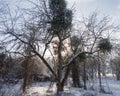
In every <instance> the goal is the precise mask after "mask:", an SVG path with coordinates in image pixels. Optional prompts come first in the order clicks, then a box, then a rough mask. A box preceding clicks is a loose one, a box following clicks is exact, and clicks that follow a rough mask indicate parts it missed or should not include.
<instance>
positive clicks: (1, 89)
mask: <svg viewBox="0 0 120 96" xmlns="http://www.w3.org/2000/svg"><path fill="white" fill-rule="evenodd" d="M50 84H51V82H37V83H33V84H32V85H31V86H29V87H28V88H27V92H26V93H25V94H21V85H22V81H19V82H18V83H17V84H2V85H1V86H0V96H56V95H55V92H56V86H55V84H52V86H51V88H50V89H49V86H50ZM91 85H92V84H91V83H90V82H89V81H88V82H87V87H88V90H83V89H81V88H73V87H69V86H66V87H65V89H64V90H65V92H64V94H63V96H120V81H116V80H114V79H112V78H110V77H107V78H105V77H104V78H102V85H103V88H104V89H105V91H106V93H104V94H103V93H99V88H98V86H99V84H98V80H97V79H96V80H95V82H94V90H93V89H90V86H91Z"/></svg>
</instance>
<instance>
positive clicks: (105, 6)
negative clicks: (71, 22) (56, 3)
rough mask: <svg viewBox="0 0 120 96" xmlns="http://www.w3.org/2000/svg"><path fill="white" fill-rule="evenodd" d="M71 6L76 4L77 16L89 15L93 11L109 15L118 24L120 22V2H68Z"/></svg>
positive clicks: (91, 0)
mask: <svg viewBox="0 0 120 96" xmlns="http://www.w3.org/2000/svg"><path fill="white" fill-rule="evenodd" d="M67 1H68V3H69V6H72V5H73V4H74V7H75V9H76V12H75V15H76V16H77V17H79V16H81V15H83V14H84V15H88V14H90V13H91V12H93V11H98V13H100V14H104V15H109V16H110V17H112V18H113V20H115V22H116V23H119V22H120V0H67Z"/></svg>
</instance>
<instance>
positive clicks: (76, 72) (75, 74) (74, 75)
mask: <svg viewBox="0 0 120 96" xmlns="http://www.w3.org/2000/svg"><path fill="white" fill-rule="evenodd" d="M78 68H79V67H78V66H77V64H76V62H75V61H74V62H73V64H72V70H71V71H72V80H73V86H74V87H81V84H80V79H79V70H78Z"/></svg>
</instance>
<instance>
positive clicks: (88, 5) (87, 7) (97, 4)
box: [0, 0, 120, 23]
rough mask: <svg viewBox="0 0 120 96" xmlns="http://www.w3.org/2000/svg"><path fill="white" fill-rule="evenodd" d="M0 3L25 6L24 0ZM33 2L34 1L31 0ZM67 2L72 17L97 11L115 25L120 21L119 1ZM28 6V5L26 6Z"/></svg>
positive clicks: (75, 0)
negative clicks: (72, 13)
mask: <svg viewBox="0 0 120 96" xmlns="http://www.w3.org/2000/svg"><path fill="white" fill-rule="evenodd" d="M0 1H2V2H5V1H6V2H8V3H9V4H10V5H11V6H14V5H15V2H21V1H22V3H21V4H20V3H17V5H18V4H19V6H23V5H24V4H25V0H0ZM33 1H34V0H33ZM66 1H67V2H68V7H70V8H71V7H72V6H73V7H74V8H75V10H74V15H75V16H76V17H77V18H80V17H81V16H82V15H88V14H90V13H92V12H93V11H95V10H96V11H98V13H101V14H104V15H109V16H110V17H112V18H113V20H114V21H115V22H116V23H119V21H120V0H66ZM25 5H26V4H25ZM27 6H30V5H27Z"/></svg>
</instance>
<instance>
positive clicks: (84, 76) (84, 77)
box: [83, 62, 87, 90]
mask: <svg viewBox="0 0 120 96" xmlns="http://www.w3.org/2000/svg"><path fill="white" fill-rule="evenodd" d="M86 79H87V78H86V62H84V70H83V82H84V89H85V90H86V89H87V87H86Z"/></svg>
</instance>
